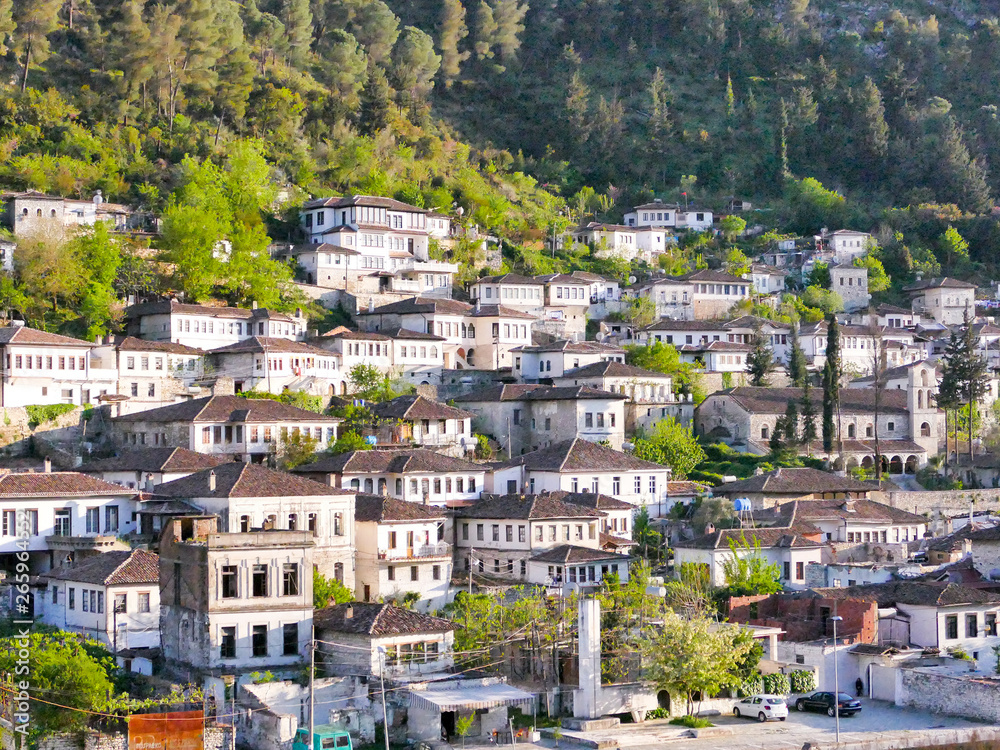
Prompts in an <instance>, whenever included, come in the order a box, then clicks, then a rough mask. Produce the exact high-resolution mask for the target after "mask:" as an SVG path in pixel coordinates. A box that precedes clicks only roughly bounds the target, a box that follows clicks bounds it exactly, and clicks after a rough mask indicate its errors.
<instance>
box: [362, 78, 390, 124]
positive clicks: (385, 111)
mask: <svg viewBox="0 0 1000 750" xmlns="http://www.w3.org/2000/svg"><path fill="white" fill-rule="evenodd" d="M390 105H391V102H390V99H389V81H388V80H387V79H386V77H385V73H383V72H382V68H380V67H379V66H377V65H369V66H368V81H367V82H366V83H365V87H364V88H363V89H362V90H361V122H360V123H359V124H358V128H359V130H360V131H361V133H362V134H363V135H375V134H376V133H378V132H379V131H381V130H384V129H385V128H387V127H388V126H389V107H390Z"/></svg>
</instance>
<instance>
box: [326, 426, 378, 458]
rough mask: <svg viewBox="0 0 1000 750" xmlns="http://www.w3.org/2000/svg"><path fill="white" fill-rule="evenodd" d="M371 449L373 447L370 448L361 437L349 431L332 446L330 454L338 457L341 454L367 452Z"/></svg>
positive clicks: (343, 433)
mask: <svg viewBox="0 0 1000 750" xmlns="http://www.w3.org/2000/svg"><path fill="white" fill-rule="evenodd" d="M371 449H372V446H370V445H369V444H368V443H367V442H366V441H365V439H364V438H363V437H362V436H361V435H359V434H358V433H356V432H353V431H351V430H348V431H346V432H342V433H341V434H340V436H339V437H338V438H337V439H336V440H335V441H334V442H333V444H331V445H330V448H329V453H330V455H333V456H338V455H340V454H341V453H350V452H352V451H367V450H371Z"/></svg>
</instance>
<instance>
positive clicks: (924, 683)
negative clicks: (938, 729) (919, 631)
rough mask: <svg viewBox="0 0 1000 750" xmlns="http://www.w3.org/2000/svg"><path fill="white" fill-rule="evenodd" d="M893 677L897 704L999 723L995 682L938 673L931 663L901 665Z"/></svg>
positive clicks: (999, 700)
mask: <svg viewBox="0 0 1000 750" xmlns="http://www.w3.org/2000/svg"><path fill="white" fill-rule="evenodd" d="M896 679H897V683H896V705H899V706H910V707H912V708H918V709H920V710H923V711H930V712H932V713H941V714H950V715H952V716H964V717H965V718H968V719H978V720H980V721H985V722H989V723H990V724H997V723H1000V683H998V682H995V681H993V680H984V679H981V678H980V679H976V678H975V677H974V676H972V675H970V676H969V677H958V676H952V675H947V674H941V673H940V672H938V671H937V670H936V669H935V668H934V667H929V668H920V669H901V670H899V675H898V676H897V678H896Z"/></svg>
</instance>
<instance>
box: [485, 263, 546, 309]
mask: <svg viewBox="0 0 1000 750" xmlns="http://www.w3.org/2000/svg"><path fill="white" fill-rule="evenodd" d="M469 295H470V297H471V299H472V300H473V301H475V300H479V301H480V302H481V303H482V304H485V305H503V306H504V307H509V308H511V309H513V310H519V311H521V312H528V313H532V314H536V313H538V312H540V311H541V310H542V308H543V307H545V281H544V280H542V279H541V278H537V279H536V278H534V277H532V276H522V275H521V274H517V273H505V274H502V275H500V276H483V277H482V278H480V279H479V280H478V281H476V283H474V284H472V285H471V286H470V287H469Z"/></svg>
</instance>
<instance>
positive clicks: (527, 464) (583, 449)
mask: <svg viewBox="0 0 1000 750" xmlns="http://www.w3.org/2000/svg"><path fill="white" fill-rule="evenodd" d="M510 466H524V468H526V469H528V470H529V471H558V472H571V471H582V472H585V471H665V470H666V467H664V466H660V465H659V464H654V463H652V462H650V461H643V460H642V459H640V458H636V457H635V456H633V455H631V454H628V453H622V452H621V451H616V450H615V449H614V448H608V447H606V446H603V445H598V444H597V443H591V442H590V441H588V440H584V439H583V438H573V439H572V440H564V441H563V442H561V443H556V444H555V445H550V446H549V447H548V448H542V449H540V450H537V451H532V452H531V453H525V454H524V455H523V456H515V457H514V458H512V459H510V460H509V461H503V462H501V463H498V464H494V468H496V469H502V468H506V467H510Z"/></svg>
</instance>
